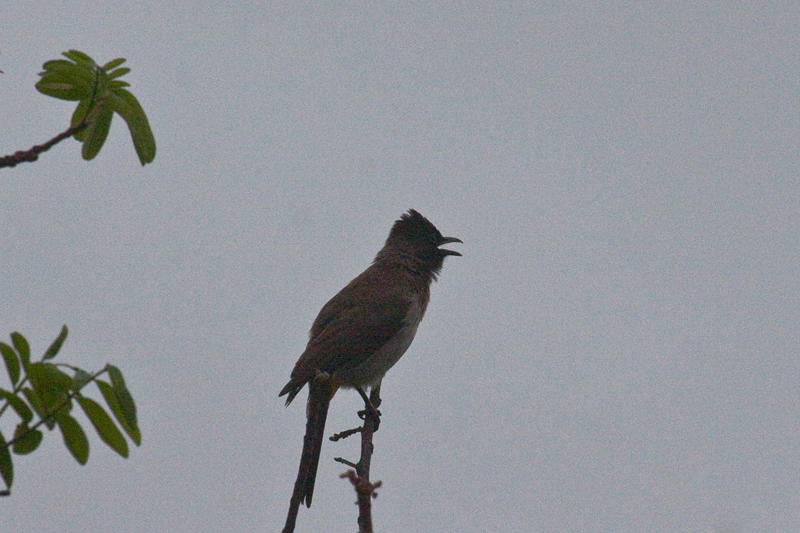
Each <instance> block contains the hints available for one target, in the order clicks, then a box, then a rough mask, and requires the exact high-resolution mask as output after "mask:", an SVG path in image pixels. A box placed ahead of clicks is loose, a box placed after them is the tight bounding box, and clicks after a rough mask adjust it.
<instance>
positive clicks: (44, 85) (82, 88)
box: [36, 73, 92, 100]
mask: <svg viewBox="0 0 800 533" xmlns="http://www.w3.org/2000/svg"><path fill="white" fill-rule="evenodd" d="M36 90H37V91H39V92H40V93H42V94H44V95H47V96H52V97H53V98H58V99H60V100H84V99H88V98H90V97H91V95H92V85H91V83H88V82H86V81H85V80H82V79H80V78H78V77H76V76H68V75H64V74H58V73H55V74H48V75H46V76H44V77H42V79H41V80H39V81H38V82H37V83H36Z"/></svg>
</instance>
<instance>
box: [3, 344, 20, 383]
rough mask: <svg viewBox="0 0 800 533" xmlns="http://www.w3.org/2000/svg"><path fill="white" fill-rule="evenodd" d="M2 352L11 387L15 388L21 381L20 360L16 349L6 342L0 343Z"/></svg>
mask: <svg viewBox="0 0 800 533" xmlns="http://www.w3.org/2000/svg"><path fill="white" fill-rule="evenodd" d="M0 352H3V359H5V361H6V369H7V370H8V377H9V379H10V380H11V385H12V386H14V385H16V384H17V381H19V359H17V353H16V352H15V351H14V348H12V347H11V346H9V345H8V344H6V343H4V342H0Z"/></svg>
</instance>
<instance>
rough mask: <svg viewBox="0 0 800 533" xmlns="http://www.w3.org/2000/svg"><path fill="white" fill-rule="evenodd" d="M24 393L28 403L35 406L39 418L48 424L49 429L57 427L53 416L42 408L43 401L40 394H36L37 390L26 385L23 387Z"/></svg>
mask: <svg viewBox="0 0 800 533" xmlns="http://www.w3.org/2000/svg"><path fill="white" fill-rule="evenodd" d="M22 393H23V394H24V395H25V398H27V399H28V403H29V404H31V407H33V410H34V411H36V414H37V415H39V418H41V419H42V420H44V424H45V425H46V426H47V429H50V430H52V429H53V428H54V427H55V425H56V422H55V420H53V417H52V416H50V415H49V414H47V413H46V412H45V411H44V409H43V408H42V402H41V400H39V395H38V394H36V391H35V390H33V389H31V388H30V387H24V388H23V389H22Z"/></svg>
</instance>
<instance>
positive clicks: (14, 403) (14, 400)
mask: <svg viewBox="0 0 800 533" xmlns="http://www.w3.org/2000/svg"><path fill="white" fill-rule="evenodd" d="M0 398H5V399H6V400H7V401H8V403H10V404H11V407H12V408H13V409H14V411H16V412H17V414H18V415H19V417H20V418H21V419H22V420H24V421H25V422H30V421H31V420H33V411H31V408H30V407H28V404H26V403H25V401H24V400H23V399H22V398H20V397H19V396H17V395H16V394H13V393H11V392H9V391H7V390H5V389H0Z"/></svg>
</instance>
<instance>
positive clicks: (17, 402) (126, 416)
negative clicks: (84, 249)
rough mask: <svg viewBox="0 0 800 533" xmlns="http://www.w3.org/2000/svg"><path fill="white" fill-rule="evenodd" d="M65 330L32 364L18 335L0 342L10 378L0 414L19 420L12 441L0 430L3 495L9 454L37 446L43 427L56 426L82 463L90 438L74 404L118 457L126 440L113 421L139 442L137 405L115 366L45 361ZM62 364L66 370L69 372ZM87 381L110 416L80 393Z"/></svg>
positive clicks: (0, 396)
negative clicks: (92, 367) (93, 369)
mask: <svg viewBox="0 0 800 533" xmlns="http://www.w3.org/2000/svg"><path fill="white" fill-rule="evenodd" d="M67 333H68V329H67V326H64V327H62V328H61V333H60V334H59V336H58V337H57V338H56V340H55V341H53V343H52V344H51V345H50V347H49V348H48V349H47V350H46V351H45V353H44V355H43V356H42V359H41V360H40V361H37V362H31V360H30V354H31V352H30V346H29V344H28V341H27V340H26V339H25V337H23V336H22V335H21V334H20V333H18V332H14V333H12V334H11V344H7V343H5V342H0V352H2V356H3V360H4V361H5V366H6V370H7V371H8V377H9V380H10V382H11V388H10V390H6V389H3V388H0V402H3V403H2V404H1V405H2V406H1V407H0V417H1V416H2V415H3V414H4V413H5V412H6V410H7V409H8V408H9V407H11V409H12V410H13V411H14V412H15V413H16V414H17V416H18V417H19V419H20V421H19V423H18V424H17V427H16V430H15V431H14V436H13V438H12V439H11V440H7V439H6V438H5V436H4V435H3V433H2V431H0V477H2V479H3V481H4V482H5V485H6V489H5V490H3V491H0V495H2V496H7V495H9V494H10V489H11V485H12V483H13V481H14V468H13V463H12V460H11V452H13V453H15V454H17V455H26V454H29V453H31V452H33V451H34V450H36V448H38V447H39V444H40V443H41V442H42V438H43V433H42V431H41V429H40V428H41V427H42V426H44V427H46V428H47V429H48V430H53V429H54V428H55V427H56V426H58V428H59V430H60V431H61V435H62V437H63V439H64V444H66V446H67V449H68V450H69V452H70V453H71V454H72V456H73V457H74V458H75V460H76V461H78V463H80V464H82V465H83V464H86V461H87V460H88V459H89V441H88V439H87V438H86V433H85V432H84V431H83V428H82V427H81V425H80V423H79V422H78V421H77V420H76V419H75V417H73V416H72V414H71V412H72V408H73V407H74V405H75V404H76V403H77V405H78V406H80V408H81V410H82V411H83V412H84V414H85V415H86V417H87V418H88V419H89V421H90V422H91V423H92V425H93V426H94V428H95V431H97V434H98V435H99V436H100V438H101V439H102V440H103V442H105V443H106V444H107V445H108V446H109V447H110V448H111V449H112V450H114V451H115V452H117V453H118V454H120V455H121V456H122V457H128V443H127V441H126V440H125V437H124V436H123V433H122V431H120V430H119V428H118V427H117V424H119V426H120V427H121V428H122V430H123V431H124V432H125V434H127V435H128V438H130V439H131V441H133V443H134V444H136V445H137V446H139V445H140V444H141V439H142V437H141V434H140V432H139V426H138V424H137V420H136V405H135V403H134V401H133V397H132V396H131V393H130V392H129V391H128V388H127V387H126V386H125V380H124V378H123V377H122V372H120V370H119V369H118V368H117V367H115V366H113V365H110V364H108V365H106V366H105V368H103V369H102V370H100V371H98V372H95V373H94V374H90V373H88V372H86V371H85V370H83V369H80V368H77V367H75V366H72V365H67V364H63V363H61V364H54V363H52V362H49V361H50V360H52V359H53V358H55V356H56V355H57V354H58V352H59V350H60V349H61V346H62V344H63V343H64V340H65V339H66V338H67ZM62 368H66V369H68V370H71V371H72V374H73V375H72V376H70V375H69V374H67V373H66V372H64V371H63V370H62ZM103 374H107V375H108V381H104V380H102V379H100V376H102V375H103ZM92 382H93V383H95V384H96V385H97V387H98V389H99V390H100V394H101V395H102V397H103V400H104V401H105V404H106V408H107V409H108V411H110V412H111V414H112V415H113V418H112V417H111V416H109V414H108V412H107V411H106V409H104V408H103V406H102V405H100V403H98V402H96V401H95V400H93V399H91V398H89V397H87V396H85V395H84V394H83V390H84V388H85V387H86V386H87V385H89V384H90V383H92ZM114 420H116V424H115V423H114Z"/></svg>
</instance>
